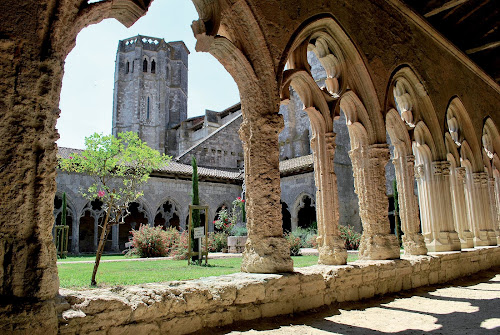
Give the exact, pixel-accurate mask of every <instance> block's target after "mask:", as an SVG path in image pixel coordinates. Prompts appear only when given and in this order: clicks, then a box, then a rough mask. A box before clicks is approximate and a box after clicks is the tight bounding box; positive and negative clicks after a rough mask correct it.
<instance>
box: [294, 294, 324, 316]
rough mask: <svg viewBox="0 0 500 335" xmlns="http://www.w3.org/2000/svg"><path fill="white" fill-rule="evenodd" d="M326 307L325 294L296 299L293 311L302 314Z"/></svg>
mask: <svg viewBox="0 0 500 335" xmlns="http://www.w3.org/2000/svg"><path fill="white" fill-rule="evenodd" d="M323 305H325V299H324V295H323V294H316V295H312V296H308V297H304V298H300V299H295V300H294V301H293V311H294V312H302V311H307V310H309V309H313V308H318V307H321V306H323Z"/></svg>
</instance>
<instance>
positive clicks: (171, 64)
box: [113, 35, 189, 155]
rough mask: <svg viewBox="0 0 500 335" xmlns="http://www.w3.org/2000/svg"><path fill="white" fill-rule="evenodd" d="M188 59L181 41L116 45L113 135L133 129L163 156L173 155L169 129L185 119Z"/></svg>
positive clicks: (138, 38) (138, 40) (173, 141)
mask: <svg viewBox="0 0 500 335" xmlns="http://www.w3.org/2000/svg"><path fill="white" fill-rule="evenodd" d="M188 55H189V50H188V49H187V47H186V45H185V44H184V42H182V41H178V42H165V40H164V39H160V38H155V37H148V36H142V35H137V36H135V37H131V38H127V39H125V40H122V41H120V42H119V43H118V50H117V53H116V65H115V86H114V95H113V135H116V134H118V133H120V132H124V131H134V132H136V133H138V134H139V137H140V138H141V139H142V140H143V141H145V142H147V143H148V145H149V146H150V147H152V148H154V149H156V150H158V151H160V152H161V153H167V154H170V155H175V154H177V152H176V148H177V143H176V136H175V135H176V133H175V130H174V129H172V127H174V126H175V125H177V124H179V123H180V122H182V121H184V120H185V119H186V118H187V93H188V92H187V90H188V88H187V81H188Z"/></svg>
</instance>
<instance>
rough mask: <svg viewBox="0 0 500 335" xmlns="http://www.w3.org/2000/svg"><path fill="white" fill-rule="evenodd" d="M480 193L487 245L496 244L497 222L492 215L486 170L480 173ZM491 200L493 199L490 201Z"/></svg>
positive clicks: (492, 203) (492, 208)
mask: <svg viewBox="0 0 500 335" xmlns="http://www.w3.org/2000/svg"><path fill="white" fill-rule="evenodd" d="M481 195H482V201H481V202H482V205H483V211H484V223H485V229H486V231H487V234H488V242H489V245H497V234H496V230H497V224H496V218H495V217H494V207H493V206H494V202H495V201H494V200H493V199H492V198H491V197H490V186H489V178H488V174H487V173H486V172H482V173H481ZM492 200H493V201H492Z"/></svg>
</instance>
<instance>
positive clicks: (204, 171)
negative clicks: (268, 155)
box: [57, 147, 243, 180]
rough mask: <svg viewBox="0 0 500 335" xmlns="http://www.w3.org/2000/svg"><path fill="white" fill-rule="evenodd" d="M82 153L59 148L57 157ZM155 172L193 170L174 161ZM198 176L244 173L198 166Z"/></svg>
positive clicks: (236, 177) (225, 176) (232, 176)
mask: <svg viewBox="0 0 500 335" xmlns="http://www.w3.org/2000/svg"><path fill="white" fill-rule="evenodd" d="M81 152H83V150H81V149H73V148H66V147H59V150H58V153H57V156H58V157H59V158H69V157H70V156H71V155H72V154H73V153H76V154H80V153H81ZM155 172H159V173H169V174H174V175H184V176H191V174H192V173H193V168H192V167H191V165H187V164H182V163H178V162H175V161H173V160H172V161H170V163H168V165H167V166H166V167H164V168H161V169H159V170H156V171H155ZM198 176H199V177H200V178H216V179H229V180H243V173H241V172H239V171H224V170H219V169H212V168H205V167H201V166H198Z"/></svg>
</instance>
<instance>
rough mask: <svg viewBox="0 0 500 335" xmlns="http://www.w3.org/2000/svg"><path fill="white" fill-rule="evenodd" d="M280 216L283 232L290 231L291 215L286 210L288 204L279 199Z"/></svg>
mask: <svg viewBox="0 0 500 335" xmlns="http://www.w3.org/2000/svg"><path fill="white" fill-rule="evenodd" d="M281 217H282V220H283V233H287V232H291V231H292V215H291V214H290V211H289V210H288V205H287V204H286V203H284V202H283V201H281Z"/></svg>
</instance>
